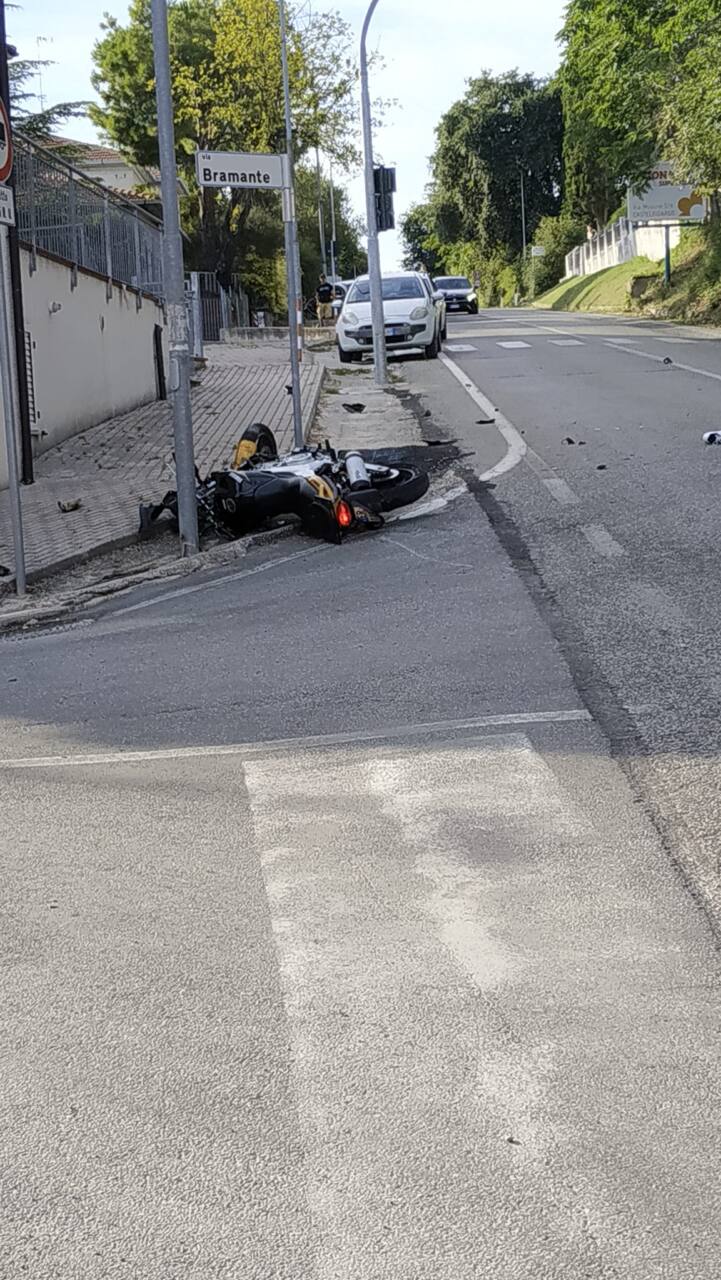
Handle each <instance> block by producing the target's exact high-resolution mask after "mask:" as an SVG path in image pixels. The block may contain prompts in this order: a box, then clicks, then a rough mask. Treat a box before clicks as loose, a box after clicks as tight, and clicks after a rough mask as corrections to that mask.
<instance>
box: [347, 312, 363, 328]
mask: <svg viewBox="0 0 721 1280" xmlns="http://www.w3.org/2000/svg"><path fill="white" fill-rule="evenodd" d="M343 323H344V324H347V325H350V327H351V328H352V329H353V328H355V327H356V326H357V325H358V324H360V321H359V319H358V317H357V315H356V313H355V311H345V312H344V313H343Z"/></svg>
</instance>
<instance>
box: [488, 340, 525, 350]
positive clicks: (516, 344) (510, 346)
mask: <svg viewBox="0 0 721 1280" xmlns="http://www.w3.org/2000/svg"><path fill="white" fill-rule="evenodd" d="M530 345H531V344H530V342H497V343H496V346H497V347H505V348H506V350H508V351H517V350H519V349H520V348H521V347H530Z"/></svg>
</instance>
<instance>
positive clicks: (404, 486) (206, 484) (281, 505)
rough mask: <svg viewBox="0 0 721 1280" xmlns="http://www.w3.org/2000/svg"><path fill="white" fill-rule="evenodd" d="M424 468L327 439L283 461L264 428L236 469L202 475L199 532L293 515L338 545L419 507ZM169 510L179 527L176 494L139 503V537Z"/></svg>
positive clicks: (234, 532) (255, 431)
mask: <svg viewBox="0 0 721 1280" xmlns="http://www.w3.org/2000/svg"><path fill="white" fill-rule="evenodd" d="M428 484H429V479H428V475H427V474H426V472H425V471H420V470H418V469H417V468H415V467H408V466H381V465H379V464H378V463H373V462H369V461H366V460H364V458H363V456H362V455H361V454H360V453H358V452H348V453H345V454H343V455H341V454H339V453H337V452H336V451H335V449H333V448H332V447H331V445H330V444H329V443H328V442H327V441H326V443H325V445H324V446H323V447H322V448H321V447H320V446H308V447H307V448H305V449H296V450H293V452H292V453H287V454H284V455H282V456H280V457H279V456H278V448H277V444H276V440H275V437H274V435H273V432H272V431H271V430H270V429H269V428H268V427H266V426H264V425H263V424H262V423H254V424H253V426H251V427H248V428H246V430H245V431H244V432H243V435H242V436H241V438H240V440H239V441H238V443H237V445H236V447H235V452H234V456H233V465H232V467H230V468H228V469H227V470H225V471H213V472H211V473H210V475H209V476H207V477H206V478H205V479H201V477H200V476H198V477H197V487H196V501H197V504H198V531H199V533H200V534H201V536H202V535H203V534H208V533H214V534H216V535H217V536H218V537H222V538H228V539H233V538H239V537H242V535H243V534H247V533H250V532H252V530H254V529H258V528H260V527H261V526H262V525H264V524H267V523H268V522H269V521H270V520H274V519H279V518H282V517H284V516H295V517H297V519H298V520H299V521H300V525H301V528H302V529H303V531H304V532H305V533H308V534H310V535H312V536H314V537H318V538H322V539H324V540H325V541H326V542H335V543H339V542H340V541H341V540H342V538H343V537H344V535H345V534H346V533H349V532H350V531H351V530H354V529H378V528H380V527H381V526H382V525H383V523H384V520H383V517H384V514H385V513H387V512H389V511H394V510H396V508H398V507H403V506H407V505H409V504H410V503H412V502H416V501H417V500H418V499H419V498H421V497H423V495H424V494H425V493H426V492H427V490H428ZM165 512H167V513H168V514H169V515H170V517H171V520H172V521H173V522H174V523H176V524H177V519H178V496H177V493H176V492H175V491H174V490H171V491H170V492H169V493H166V495H165V497H164V498H163V500H162V502H159V503H155V504H152V505H145V504H143V505H141V508H140V532H141V535H143V534H144V535H146V536H147V534H148V533H149V531H150V528H151V526H152V525H153V524H154V523H155V522H156V521H157V520H158V519H160V517H161V516H162V515H163V514H164V513H165Z"/></svg>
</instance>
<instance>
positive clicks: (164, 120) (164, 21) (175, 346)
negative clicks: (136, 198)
mask: <svg viewBox="0 0 721 1280" xmlns="http://www.w3.org/2000/svg"><path fill="white" fill-rule="evenodd" d="M152 23H153V57H154V61H155V98H156V102H157V109H158V152H159V155H160V189H161V196H162V202H163V280H164V291H165V305H166V311H167V316H168V355H169V363H170V391H171V398H172V404H173V431H174V436H175V470H176V482H175V483H176V488H177V493H178V525H179V527H180V546H181V553H182V555H184V556H187V555H194V554H195V552H197V550H198V546H199V543H198V504H197V501H196V497H195V486H196V479H195V458H194V454H193V417H192V412H191V408H190V347H189V343H188V314H187V311H186V309H185V275H184V270H183V241H182V237H181V234H180V212H179V210H178V174H177V168H176V164H175V129H174V125H173V94H172V89H171V82H170V53H169V48H168V10H167V6H166V0H152Z"/></svg>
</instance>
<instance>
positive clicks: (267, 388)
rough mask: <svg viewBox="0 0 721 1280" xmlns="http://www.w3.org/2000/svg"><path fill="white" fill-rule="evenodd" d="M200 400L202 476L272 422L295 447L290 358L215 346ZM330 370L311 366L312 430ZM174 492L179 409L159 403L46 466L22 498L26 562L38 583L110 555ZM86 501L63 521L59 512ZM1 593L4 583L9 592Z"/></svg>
mask: <svg viewBox="0 0 721 1280" xmlns="http://www.w3.org/2000/svg"><path fill="white" fill-rule="evenodd" d="M207 354H208V363H207V366H206V368H205V370H204V371H203V372H202V373H201V374H200V375H199V383H200V385H198V386H196V387H194V388H193V390H192V401H193V425H194V432H195V455H196V460H197V464H198V468H199V470H200V471H201V472H205V471H208V470H210V469H211V468H213V467H222V466H223V465H224V464H226V463H228V462H229V461H230V457H231V454H232V450H233V446H234V444H235V442H236V440H237V439H238V437H239V435H240V434H241V432H242V430H243V428H244V427H245V426H247V425H248V423H250V422H258V421H259V422H265V423H266V424H267V425H268V426H269V427H271V428H272V430H273V431H274V432H275V434H276V436H277V439H278V444H279V447H280V448H281V449H288V448H291V447H292V440H293V422H292V404H291V398H290V396H289V395H288V392H287V390H286V387H287V385H288V384H289V381H290V373H289V368H288V361H287V356H286V354H285V353H284V352H281V351H279V350H273V349H270V348H263V349H262V350H256V349H252V348H250V349H243V348H239V347H221V346H219V345H218V346H213V347H209V348H208V349H207ZM323 374H324V370H323V366H322V364H320V363H318V362H317V361H313V360H310V359H308V360H307V361H306V362H305V363H304V365H303V371H302V392H303V408H304V420H305V422H306V424H307V426H308V427H310V426H311V425H312V422H313V419H314V417H315V412H316V409H317V406H318V400H319V397H320V389H321V384H322V380H323ZM173 485H174V467H173V440H172V422H171V411H170V405H169V404H168V403H167V402H158V401H155V402H153V403H152V404H148V405H145V406H143V407H142V408H140V409H134V410H133V411H132V412H130V413H126V414H122V415H120V416H119V417H116V418H111V419H109V420H108V421H107V422H103V423H101V424H100V425H99V426H97V427H93V428H91V429H90V430H88V431H84V432H83V433H82V434H81V435H77V436H74V437H73V438H72V439H70V440H66V441H65V442H64V443H63V444H61V445H58V446H57V447H56V448H54V449H51V450H49V451H48V452H47V453H45V454H43V455H42V456H41V457H40V458H38V460H37V463H36V483H35V484H34V485H31V486H28V487H27V488H23V490H22V504H23V517H24V526H25V544H26V559H27V569H28V573H29V575H30V576H31V577H32V576H38V575H40V574H44V573H48V572H50V571H52V570H56V569H59V568H60V567H62V566H64V565H68V564H72V563H74V562H76V561H78V560H79V559H82V558H83V557H84V556H87V555H91V554H93V553H97V552H98V551H99V550H100V549H102V548H107V547H111V546H113V545H117V544H119V543H121V542H123V541H130V540H132V539H133V538H134V536H135V534H136V532H137V528H138V503H139V502H140V501H142V500H147V499H153V498H159V497H162V495H163V494H164V493H165V492H166V491H167V490H168V489H169V488H172V487H173ZM76 499H80V501H81V503H82V506H81V508H80V510H78V511H73V512H68V513H66V514H63V513H62V512H61V511H60V509H59V507H58V502H68V501H74V500H76ZM12 564H13V553H12V538H11V529H10V512H9V502H8V494H7V490H3V491H2V492H0V566H3V567H6V568H7V567H10V566H12ZM0 585H1V582H0Z"/></svg>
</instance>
